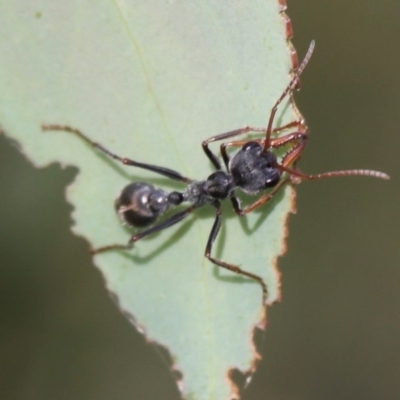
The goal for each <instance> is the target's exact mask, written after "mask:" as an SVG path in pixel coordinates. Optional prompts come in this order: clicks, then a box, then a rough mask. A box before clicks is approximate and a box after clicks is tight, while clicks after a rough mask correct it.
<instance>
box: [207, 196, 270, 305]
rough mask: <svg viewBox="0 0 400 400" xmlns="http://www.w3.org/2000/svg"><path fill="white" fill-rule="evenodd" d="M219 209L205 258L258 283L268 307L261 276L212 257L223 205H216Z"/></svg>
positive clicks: (266, 293) (266, 292)
mask: <svg viewBox="0 0 400 400" xmlns="http://www.w3.org/2000/svg"><path fill="white" fill-rule="evenodd" d="M216 207H217V214H216V217H215V221H214V224H213V227H212V228H211V232H210V236H209V237H208V241H207V246H206V249H205V252H204V256H205V257H206V258H207V259H208V260H210V261H211V262H212V263H213V264H215V265H217V266H219V267H222V268H225V269H228V270H229V271H232V272H234V273H236V274H239V275H244V276H247V277H248V278H250V279H252V280H255V281H257V282H258V283H259V284H260V285H261V287H262V292H263V295H262V304H263V305H266V301H267V295H268V290H267V285H266V284H265V282H264V280H263V279H262V278H261V276H258V275H256V274H253V273H251V272H248V271H245V270H243V269H241V268H239V267H238V266H236V265H234V264H230V263H227V262H225V261H222V260H219V259H217V258H214V257H212V256H211V250H212V245H213V243H214V241H215V239H216V237H217V235H218V232H219V230H220V228H221V220H222V212H221V205H220V204H219V203H218V204H217V205H216Z"/></svg>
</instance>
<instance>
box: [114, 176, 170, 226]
mask: <svg viewBox="0 0 400 400" xmlns="http://www.w3.org/2000/svg"><path fill="white" fill-rule="evenodd" d="M168 207H169V202H168V194H167V193H166V192H164V191H163V190H161V189H156V188H155V187H154V186H153V185H150V184H149V183H144V182H134V183H131V184H129V185H128V186H125V188H124V189H123V190H122V192H121V194H120V196H119V197H118V198H117V200H116V201H115V208H116V210H117V213H118V215H119V216H120V218H121V219H122V221H123V222H125V223H127V224H129V225H132V226H135V227H138V228H142V227H145V226H148V225H151V224H152V223H153V222H155V221H156V220H157V219H158V218H159V217H160V216H161V215H163V214H164V213H165V211H167V209H168Z"/></svg>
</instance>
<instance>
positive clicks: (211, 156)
mask: <svg viewBox="0 0 400 400" xmlns="http://www.w3.org/2000/svg"><path fill="white" fill-rule="evenodd" d="M249 132H265V129H264V128H256V127H253V126H245V127H244V128H241V129H235V130H234V131H230V132H226V133H221V134H220V135H216V136H213V137H210V138H209V139H207V140H204V141H203V143H202V146H203V150H204V152H205V153H206V155H207V157H208V158H209V160H210V161H211V162H212V164H213V165H214V167H215V168H216V169H217V170H220V169H221V163H220V162H219V159H218V157H217V156H216V155H215V154H214V153H213V152H212V151H211V150H210V149H209V148H208V145H209V144H210V143H212V142H216V141H218V140H225V139H229V138H231V137H235V136H239V135H243V134H245V133H249Z"/></svg>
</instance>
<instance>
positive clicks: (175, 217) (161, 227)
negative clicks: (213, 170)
mask: <svg viewBox="0 0 400 400" xmlns="http://www.w3.org/2000/svg"><path fill="white" fill-rule="evenodd" d="M195 209H196V207H195V206H191V207H189V208H187V209H185V210H183V211H179V212H177V213H176V214H174V215H172V216H171V217H169V218H167V219H166V220H164V221H162V222H160V223H159V224H157V225H155V226H152V227H151V228H149V229H145V230H144V231H142V232H139V233H137V234H135V235H133V236H132V237H131V238H130V239H129V242H128V243H127V244H112V245H108V246H103V247H99V248H97V249H92V250H91V251H90V254H92V255H94V254H99V253H104V252H106V251H110V250H129V249H131V248H132V247H133V244H134V243H135V242H137V241H138V240H140V239H143V238H144V237H146V236H148V235H151V234H152V233H156V232H160V231H162V230H164V229H166V228H169V227H170V226H172V225H175V224H177V223H178V222H180V221H182V220H183V219H184V218H186V217H187V216H188V214H190V213H191V212H192V211H194V210H195Z"/></svg>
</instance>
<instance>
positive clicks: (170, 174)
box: [42, 124, 192, 183]
mask: <svg viewBox="0 0 400 400" xmlns="http://www.w3.org/2000/svg"><path fill="white" fill-rule="evenodd" d="M42 130H44V131H64V132H69V133H73V134H74V135H76V136H78V137H79V138H81V139H82V140H83V141H85V142H86V143H88V144H89V145H91V146H92V147H94V148H96V149H97V150H100V151H101V152H103V153H104V154H106V155H107V156H109V157H111V158H113V159H114V160H117V161H119V162H121V163H122V164H124V165H129V166H132V167H138V168H142V169H146V170H148V171H152V172H155V173H156V174H160V175H163V176H166V177H167V178H170V179H174V180H176V181H181V182H186V183H190V182H192V179H189V178H187V177H185V176H183V175H181V174H180V173H179V172H177V171H174V170H172V169H169V168H165V167H159V166H157V165H152V164H145V163H140V162H137V161H134V160H131V159H129V158H124V157H120V156H118V155H116V154H114V153H112V152H111V151H109V150H108V149H106V148H105V147H103V146H102V145H101V144H100V143H96V142H94V141H92V140H91V139H89V138H88V137H87V136H86V135H85V134H83V133H82V132H81V131H80V130H78V129H75V128H72V127H70V126H67V125H46V124H43V125H42Z"/></svg>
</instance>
